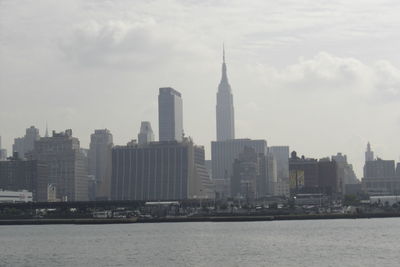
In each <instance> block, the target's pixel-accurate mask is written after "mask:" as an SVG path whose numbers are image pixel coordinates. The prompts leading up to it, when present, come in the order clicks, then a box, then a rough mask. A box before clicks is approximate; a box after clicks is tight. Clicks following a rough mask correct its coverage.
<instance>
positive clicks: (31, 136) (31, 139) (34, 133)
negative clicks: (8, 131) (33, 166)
mask: <svg viewBox="0 0 400 267" xmlns="http://www.w3.org/2000/svg"><path fill="white" fill-rule="evenodd" d="M39 139H40V135H39V129H37V128H35V127H34V126H31V127H29V128H27V129H26V131H25V136H24V137H19V138H15V139H14V144H13V153H14V152H17V153H18V156H19V157H20V158H22V159H23V158H25V154H26V153H28V152H30V151H32V150H33V147H34V144H35V141H37V140H39Z"/></svg>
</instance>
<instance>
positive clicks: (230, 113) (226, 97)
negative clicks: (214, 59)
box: [217, 49, 235, 141]
mask: <svg viewBox="0 0 400 267" xmlns="http://www.w3.org/2000/svg"><path fill="white" fill-rule="evenodd" d="M231 139H235V115H234V109H233V95H232V90H231V86H230V84H229V82H228V76H227V74H226V64H225V49H223V56H222V77H221V81H220V83H219V85H218V92H217V141H225V140H231Z"/></svg>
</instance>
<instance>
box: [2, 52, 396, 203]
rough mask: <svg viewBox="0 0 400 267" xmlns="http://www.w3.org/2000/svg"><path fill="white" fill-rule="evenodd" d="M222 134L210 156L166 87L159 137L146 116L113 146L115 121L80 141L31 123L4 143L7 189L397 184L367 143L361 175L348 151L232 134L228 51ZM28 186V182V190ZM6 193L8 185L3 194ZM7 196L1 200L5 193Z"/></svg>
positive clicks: (381, 187)
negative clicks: (304, 149) (325, 151)
mask: <svg viewBox="0 0 400 267" xmlns="http://www.w3.org/2000/svg"><path fill="white" fill-rule="evenodd" d="M216 98H217V103H216V141H212V142H211V160H206V159H205V149H204V147H203V146H199V145H196V144H195V143H194V141H193V140H192V139H191V138H190V137H187V136H185V134H184V130H183V129H184V127H183V100H182V95H181V93H180V92H178V91H177V90H175V89H173V88H171V87H161V88H160V89H159V95H158V126H159V127H158V130H159V132H158V136H159V139H158V140H156V139H155V137H154V133H153V130H152V126H151V123H150V122H149V121H142V122H141V125H140V131H139V133H138V135H137V139H133V140H131V141H129V142H127V143H126V145H114V141H113V135H112V133H111V132H110V131H109V130H108V129H97V130H94V132H93V133H92V134H91V136H90V146H89V149H84V148H82V147H81V146H80V142H79V139H78V138H77V137H75V136H74V135H73V132H72V130H70V129H68V130H65V131H63V132H55V131H53V132H52V134H51V135H49V134H48V130H47V127H46V134H45V136H44V137H41V136H40V134H39V129H37V128H35V127H34V126H31V127H29V128H28V129H26V133H25V135H24V136H23V137H19V138H15V139H14V145H13V149H12V150H13V151H12V155H11V156H10V157H7V151H6V150H5V149H2V148H1V137H0V189H1V190H3V191H2V192H3V194H5V195H7V196H11V195H12V194H11V195H10V192H30V193H31V195H28V196H26V193H23V194H22V193H21V196H24V197H22V198H24V199H25V200H26V199H29V198H31V199H33V201H91V200H143V201H168V200H187V199H214V198H216V199H228V198H231V199H239V200H241V199H243V200H246V201H251V200H255V199H262V198H267V197H271V196H281V197H285V198H287V197H294V196H296V195H299V196H300V195H304V194H320V195H321V194H322V195H325V196H329V197H331V198H333V199H340V198H342V197H343V195H345V194H358V193H360V192H365V193H369V194H393V193H396V194H397V193H398V192H399V191H400V165H399V163H398V164H397V165H396V164H395V162H394V161H393V160H382V159H380V158H375V157H374V153H373V152H372V150H371V146H370V144H369V143H368V145H367V151H366V152H365V166H364V177H363V178H362V182H361V183H360V181H359V180H358V179H357V177H356V175H355V173H354V171H353V167H352V165H351V164H350V163H348V161H347V157H346V155H343V154H341V153H338V154H337V155H333V156H331V157H330V158H322V159H314V158H308V157H305V156H298V154H297V153H296V152H295V151H293V152H291V153H290V150H289V146H287V145H283V146H268V144H267V141H266V140H263V139H260V140H252V139H248V138H241V139H236V138H235V116H234V104H233V93H232V88H231V86H230V84H229V82H228V75H227V66H226V62H225V51H223V62H222V77H221V81H220V83H219V86H218V91H217V97H216ZM23 190H24V191H23ZM4 192H7V193H4ZM0 201H1V200H0Z"/></svg>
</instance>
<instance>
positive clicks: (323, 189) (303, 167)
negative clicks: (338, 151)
mask: <svg viewBox="0 0 400 267" xmlns="http://www.w3.org/2000/svg"><path fill="white" fill-rule="evenodd" d="M289 179H290V193H292V194H297V193H321V194H326V195H330V196H333V197H340V194H341V193H342V192H343V191H342V190H343V185H342V180H340V177H339V175H338V168H337V163H336V162H335V161H334V160H330V158H329V157H327V158H322V159H320V160H319V161H317V160H316V159H312V158H306V157H304V156H301V158H299V157H297V153H296V152H295V151H293V152H292V154H291V157H290V159H289Z"/></svg>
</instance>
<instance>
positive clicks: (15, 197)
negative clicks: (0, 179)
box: [0, 190, 32, 203]
mask: <svg viewBox="0 0 400 267" xmlns="http://www.w3.org/2000/svg"><path fill="white" fill-rule="evenodd" d="M15 202H32V192H29V191H26V190H22V191H3V190H0V203H15Z"/></svg>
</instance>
